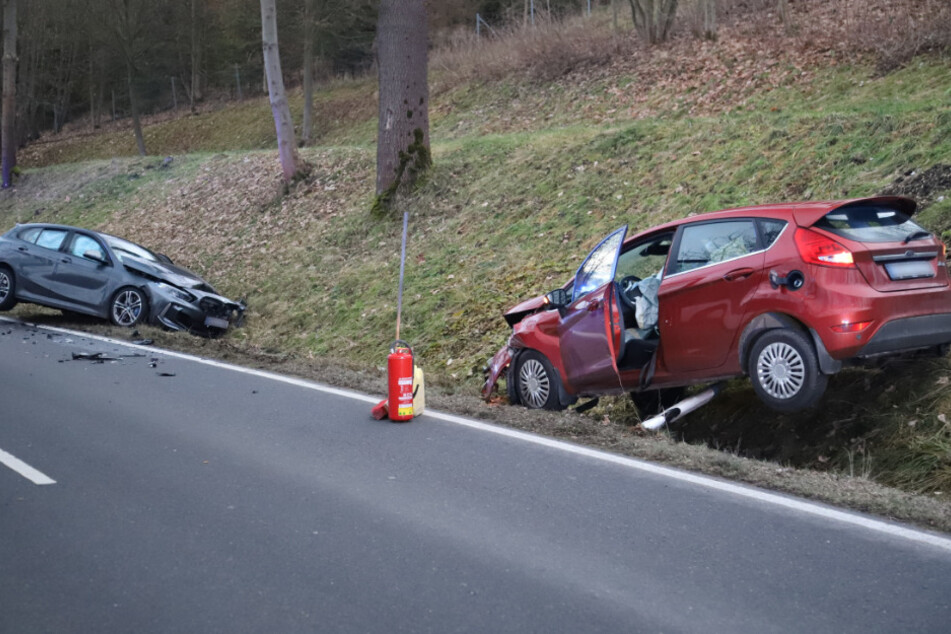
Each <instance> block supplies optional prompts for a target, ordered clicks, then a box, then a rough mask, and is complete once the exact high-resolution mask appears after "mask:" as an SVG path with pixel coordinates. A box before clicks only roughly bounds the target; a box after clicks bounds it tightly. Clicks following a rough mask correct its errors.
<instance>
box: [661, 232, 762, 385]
mask: <svg viewBox="0 0 951 634" xmlns="http://www.w3.org/2000/svg"><path fill="white" fill-rule="evenodd" d="M763 257H764V256H763V249H762V248H761V241H760V239H759V237H758V234H757V230H756V223H755V220H754V219H752V218H737V219H727V220H716V221H710V222H702V221H700V222H692V223H689V224H685V225H682V226H681V227H680V229H679V230H678V232H677V236H676V238H675V239H674V245H673V247H672V253H671V257H670V258H668V262H667V272H666V275H665V276H664V279H663V281H662V282H661V285H660V291H659V293H658V302H659V323H658V326H659V329H660V351H661V352H660V353H661V355H662V357H663V360H664V365H665V366H666V368H667V369H668V370H669V371H670V372H671V373H677V372H695V371H700V370H710V369H714V368H719V367H721V366H723V365H724V363H726V362H727V361H728V358H727V355H728V354H729V351H730V349H731V347H732V346H733V343H734V342H735V340H736V338H737V337H738V336H739V330H740V328H741V327H742V325H743V323H745V322H744V318H745V316H746V312H747V309H746V306H747V304H748V302H749V300H750V299H751V298H752V296H753V295H754V294H755V293H756V290H757V288H758V286H759V284H760V282H761V281H762V276H763Z"/></svg>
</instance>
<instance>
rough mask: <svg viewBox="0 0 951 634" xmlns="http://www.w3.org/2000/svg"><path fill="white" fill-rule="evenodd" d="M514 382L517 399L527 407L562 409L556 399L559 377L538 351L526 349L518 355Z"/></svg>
mask: <svg viewBox="0 0 951 634" xmlns="http://www.w3.org/2000/svg"><path fill="white" fill-rule="evenodd" d="M515 383H516V392H517V393H518V400H519V402H521V404H522V405H524V406H525V407H527V408H528V409H553V410H555V409H563V407H562V406H561V401H560V400H559V399H558V395H559V393H560V391H561V389H560V388H561V382H560V379H559V378H558V375H557V374H556V373H555V368H554V367H552V365H551V362H550V361H549V360H548V359H546V358H545V355H543V354H541V353H540V352H536V351H534V350H526V351H525V352H523V353H522V354H520V355H519V357H518V367H517V368H516V371H515Z"/></svg>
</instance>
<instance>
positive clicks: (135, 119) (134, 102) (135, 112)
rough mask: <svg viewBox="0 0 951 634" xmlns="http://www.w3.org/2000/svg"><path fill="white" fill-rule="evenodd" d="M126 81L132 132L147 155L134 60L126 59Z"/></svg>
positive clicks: (140, 148) (137, 144) (138, 145)
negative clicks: (133, 72)
mask: <svg viewBox="0 0 951 634" xmlns="http://www.w3.org/2000/svg"><path fill="white" fill-rule="evenodd" d="M125 70H126V83H128V84H129V108H130V109H131V110H132V132H133V133H134V134H135V145H136V147H137V148H139V154H140V155H141V156H145V154H146V152H145V137H144V136H143V135H142V121H140V120H139V100H138V97H137V96H136V94H135V82H134V81H132V62H130V61H128V60H126V67H125Z"/></svg>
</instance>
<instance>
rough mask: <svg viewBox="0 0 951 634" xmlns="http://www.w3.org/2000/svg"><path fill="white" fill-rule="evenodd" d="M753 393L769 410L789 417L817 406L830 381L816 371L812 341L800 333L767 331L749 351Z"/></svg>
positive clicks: (781, 329) (817, 362) (782, 329)
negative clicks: (787, 414) (789, 414)
mask: <svg viewBox="0 0 951 634" xmlns="http://www.w3.org/2000/svg"><path fill="white" fill-rule="evenodd" d="M747 367H749V369H750V381H751V382H752V383H753V390H754V391H755V392H756V395H757V396H759V398H760V400H762V401H763V402H764V403H765V404H766V405H767V406H768V407H769V408H770V409H772V410H774V411H777V412H784V413H792V412H799V411H802V410H804V409H808V408H809V407H812V406H813V405H815V404H816V402H817V401H818V400H819V398H820V397H821V396H822V394H823V393H824V392H825V389H826V384H827V383H828V380H829V378H828V377H827V376H826V375H825V374H823V373H822V372H821V371H820V369H819V360H818V358H817V357H816V351H815V348H814V347H813V345H812V341H810V340H809V338H808V337H807V336H806V334H805V333H803V332H801V331H799V330H790V329H787V328H777V329H773V330H767V331H766V332H764V333H763V334H762V335H760V337H759V338H758V339H757V340H756V342H755V343H754V344H753V348H752V349H751V350H750V358H749V365H748V366H747Z"/></svg>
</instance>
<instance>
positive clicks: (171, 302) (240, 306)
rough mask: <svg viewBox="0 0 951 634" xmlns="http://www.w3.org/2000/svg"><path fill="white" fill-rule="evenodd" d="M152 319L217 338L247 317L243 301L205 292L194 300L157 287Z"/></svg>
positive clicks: (153, 301) (168, 325) (171, 326)
mask: <svg viewBox="0 0 951 634" xmlns="http://www.w3.org/2000/svg"><path fill="white" fill-rule="evenodd" d="M152 291H153V292H152V298H153V300H152V307H153V313H152V317H153V321H155V322H157V323H158V324H160V325H162V326H164V327H165V328H168V329H170V330H180V331H185V332H189V333H192V334H195V335H201V336H205V337H214V336H217V335H220V334H221V333H223V332H225V331H226V330H228V328H230V327H231V326H238V325H240V324H241V320H242V318H243V316H244V311H245V309H246V306H245V304H244V302H233V301H231V300H228V299H226V298H224V297H218V296H215V295H202V296H201V297H196V299H195V301H194V302H185V301H182V300H181V299H180V298H179V297H176V296H173V295H171V294H169V293H165V292H162V291H161V290H158V289H154V288H153V289H152Z"/></svg>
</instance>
